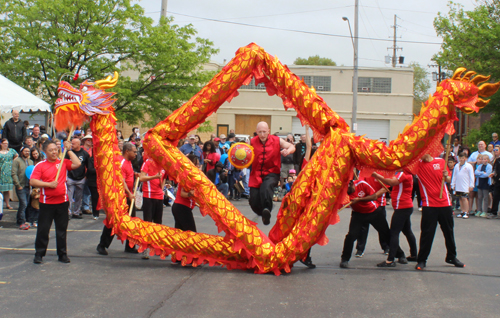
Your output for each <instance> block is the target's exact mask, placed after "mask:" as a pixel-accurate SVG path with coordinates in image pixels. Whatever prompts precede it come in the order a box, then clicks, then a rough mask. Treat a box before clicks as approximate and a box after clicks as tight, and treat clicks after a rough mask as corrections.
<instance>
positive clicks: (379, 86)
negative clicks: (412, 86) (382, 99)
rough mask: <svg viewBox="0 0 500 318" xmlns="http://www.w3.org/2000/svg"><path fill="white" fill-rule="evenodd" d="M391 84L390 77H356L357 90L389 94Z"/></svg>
mask: <svg viewBox="0 0 500 318" xmlns="http://www.w3.org/2000/svg"><path fill="white" fill-rule="evenodd" d="M391 84H392V79H391V78H390V77H360V78H358V92H360V93H388V94H390V93H391V86H392V85H391Z"/></svg>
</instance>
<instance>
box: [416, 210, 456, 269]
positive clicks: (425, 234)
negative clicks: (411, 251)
mask: <svg viewBox="0 0 500 318" xmlns="http://www.w3.org/2000/svg"><path fill="white" fill-rule="evenodd" d="M438 223H439V226H441V231H442V232H443V236H444V242H445V245H446V258H447V259H449V258H451V259H453V258H455V257H457V248H456V245H455V235H454V234H453V226H454V224H453V209H452V208H451V206H446V207H441V208H433V207H423V208H422V221H421V222H420V231H421V233H420V250H419V251H418V257H417V260H418V262H419V263H420V262H423V263H425V262H426V261H427V258H428V257H429V254H430V253H431V248H432V242H433V241H434V235H436V227H437V224H438Z"/></svg>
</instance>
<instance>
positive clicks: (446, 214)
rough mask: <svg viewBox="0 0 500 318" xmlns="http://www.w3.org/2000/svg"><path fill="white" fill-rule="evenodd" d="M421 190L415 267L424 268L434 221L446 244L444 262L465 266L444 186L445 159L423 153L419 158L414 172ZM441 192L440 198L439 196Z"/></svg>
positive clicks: (447, 180)
mask: <svg viewBox="0 0 500 318" xmlns="http://www.w3.org/2000/svg"><path fill="white" fill-rule="evenodd" d="M417 176H418V180H419V181H420V182H419V186H420V193H421V194H422V206H423V208H422V221H421V223H420V229H421V233H420V250H419V251H418V256H417V262H418V264H417V266H415V268H416V269H417V270H423V269H424V267H425V266H426V262H427V258H428V257H429V254H430V252H431V248H432V241H433V240H434V235H436V227H437V223H439V225H440V226H441V231H442V232H443V235H444V240H445V244H446V252H447V253H446V258H445V262H446V263H449V264H453V265H455V266H456V267H465V264H464V263H462V262H460V261H459V260H458V259H457V249H456V245H455V235H454V233H453V226H454V225H453V209H452V208H451V200H450V197H449V195H448V189H447V188H446V187H443V186H442V184H443V179H444V181H445V182H450V181H451V178H450V176H449V175H448V170H447V167H446V161H444V160H443V159H442V158H433V157H432V156H431V155H429V154H426V155H424V156H423V157H422V159H421V160H420V164H419V166H418V172H417ZM440 193H441V197H440Z"/></svg>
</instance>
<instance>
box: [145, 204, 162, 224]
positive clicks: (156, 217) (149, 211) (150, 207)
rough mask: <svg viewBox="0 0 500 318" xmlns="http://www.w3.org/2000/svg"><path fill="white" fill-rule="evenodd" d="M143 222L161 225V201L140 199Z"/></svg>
mask: <svg viewBox="0 0 500 318" xmlns="http://www.w3.org/2000/svg"><path fill="white" fill-rule="evenodd" d="M142 213H143V214H144V217H143V219H144V221H147V222H153V223H156V224H161V222H162V218H163V199H150V198H143V199H142Z"/></svg>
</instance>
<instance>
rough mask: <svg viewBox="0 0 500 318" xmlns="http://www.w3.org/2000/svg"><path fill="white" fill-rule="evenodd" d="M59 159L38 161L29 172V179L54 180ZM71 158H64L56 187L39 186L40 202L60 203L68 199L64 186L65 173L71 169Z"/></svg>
mask: <svg viewBox="0 0 500 318" xmlns="http://www.w3.org/2000/svg"><path fill="white" fill-rule="evenodd" d="M60 162H61V160H60V159H57V160H56V161H54V162H50V161H48V160H43V161H40V162H39V163H38V164H37V165H36V166H35V168H34V169H33V173H32V174H31V179H36V180H40V181H43V182H52V181H54V180H55V178H56V175H57V170H58V169H59V164H60ZM71 170H72V169H71V160H68V159H64V163H63V167H62V170H61V173H60V174H59V180H57V188H55V189H52V188H41V191H40V203H45V204H60V203H64V202H67V201H68V188H67V187H66V174H67V172H68V171H71Z"/></svg>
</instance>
